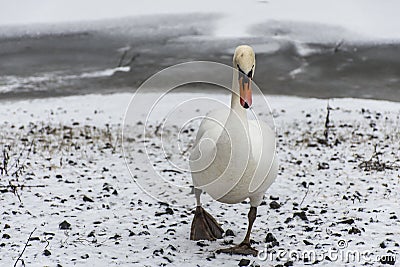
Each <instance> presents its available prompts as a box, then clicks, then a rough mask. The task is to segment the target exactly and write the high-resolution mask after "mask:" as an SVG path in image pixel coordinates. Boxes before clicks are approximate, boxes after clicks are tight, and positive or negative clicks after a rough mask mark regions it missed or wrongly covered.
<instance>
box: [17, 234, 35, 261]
mask: <svg viewBox="0 0 400 267" xmlns="http://www.w3.org/2000/svg"><path fill="white" fill-rule="evenodd" d="M35 231H36V227H35V229H33V231H32V232H31V233H30V235H29V237H28V239H27V240H26V243H25V246H24V249H23V250H22V252H21V254H19V256H18V258H17V260H16V261H15V263H14V267H15V266H17V263H18V261H22V263H24V261H23V260H21V257H22V255H23V254H24V252H25V249H26V247H27V246H28V243H29V240H30V239H31V237H32V235H33V233H34V232H35ZM24 266H25V264H24Z"/></svg>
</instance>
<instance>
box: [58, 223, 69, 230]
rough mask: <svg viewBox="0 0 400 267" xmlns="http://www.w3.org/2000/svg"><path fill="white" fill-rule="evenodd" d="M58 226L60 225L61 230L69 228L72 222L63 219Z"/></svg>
mask: <svg viewBox="0 0 400 267" xmlns="http://www.w3.org/2000/svg"><path fill="white" fill-rule="evenodd" d="M58 227H59V228H60V229H61V230H68V229H71V224H70V223H69V222H67V221H63V222H62V223H60V224H59V225H58Z"/></svg>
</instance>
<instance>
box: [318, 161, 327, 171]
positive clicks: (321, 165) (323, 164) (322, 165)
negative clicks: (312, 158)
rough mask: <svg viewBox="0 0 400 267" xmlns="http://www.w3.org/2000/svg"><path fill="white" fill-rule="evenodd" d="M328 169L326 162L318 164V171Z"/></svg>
mask: <svg viewBox="0 0 400 267" xmlns="http://www.w3.org/2000/svg"><path fill="white" fill-rule="evenodd" d="M328 169H329V164H328V163H326V162H320V163H318V170H328Z"/></svg>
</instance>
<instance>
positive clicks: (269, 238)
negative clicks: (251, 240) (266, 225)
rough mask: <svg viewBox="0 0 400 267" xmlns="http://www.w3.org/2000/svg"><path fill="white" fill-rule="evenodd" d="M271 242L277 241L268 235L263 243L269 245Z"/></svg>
mask: <svg viewBox="0 0 400 267" xmlns="http://www.w3.org/2000/svg"><path fill="white" fill-rule="evenodd" d="M273 241H277V240H276V238H275V236H273V235H272V234H271V233H268V234H267V236H266V237H265V243H271V242H273Z"/></svg>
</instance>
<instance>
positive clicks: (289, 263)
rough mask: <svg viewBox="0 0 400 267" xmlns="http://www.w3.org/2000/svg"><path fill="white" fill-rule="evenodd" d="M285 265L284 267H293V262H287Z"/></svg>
mask: <svg viewBox="0 0 400 267" xmlns="http://www.w3.org/2000/svg"><path fill="white" fill-rule="evenodd" d="M283 265H284V266H293V261H287V262H285V263H284V264H283Z"/></svg>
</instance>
